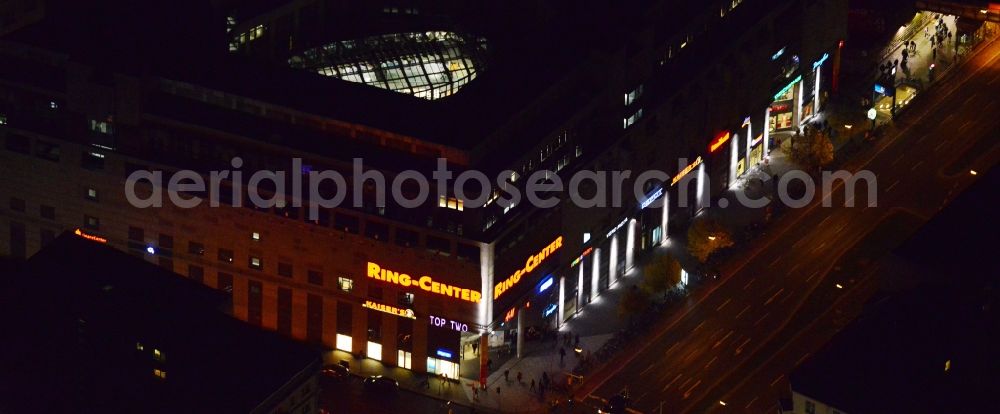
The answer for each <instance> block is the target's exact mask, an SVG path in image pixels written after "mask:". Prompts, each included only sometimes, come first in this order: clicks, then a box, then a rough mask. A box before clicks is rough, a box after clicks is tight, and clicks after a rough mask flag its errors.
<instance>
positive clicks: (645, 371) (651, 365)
mask: <svg viewBox="0 0 1000 414" xmlns="http://www.w3.org/2000/svg"><path fill="white" fill-rule="evenodd" d="M654 366H656V365H655V364H649V366H648V367H646V369H644V370H642V372H641V373H640V374H639V375H646V373H647V372H649V370H651V369H653V367H654Z"/></svg>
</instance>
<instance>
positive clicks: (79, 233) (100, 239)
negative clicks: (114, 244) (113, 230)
mask: <svg viewBox="0 0 1000 414" xmlns="http://www.w3.org/2000/svg"><path fill="white" fill-rule="evenodd" d="M73 234H75V235H77V236H80V237H83V238H85V239H87V240H90V241H95V242H98V243H107V242H108V239H105V238H103V237H98V236H94V235H92V234H87V233H84V232H82V231H80V229H76V231H74V232H73Z"/></svg>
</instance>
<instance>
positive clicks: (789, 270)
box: [788, 263, 802, 274]
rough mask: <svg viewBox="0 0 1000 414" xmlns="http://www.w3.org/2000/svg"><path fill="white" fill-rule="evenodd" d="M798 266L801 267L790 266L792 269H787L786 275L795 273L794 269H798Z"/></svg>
mask: <svg viewBox="0 0 1000 414" xmlns="http://www.w3.org/2000/svg"><path fill="white" fill-rule="evenodd" d="M799 266H802V263H797V264H796V265H795V266H792V268H791V269H788V273H789V274H791V273H795V269H798V268H799Z"/></svg>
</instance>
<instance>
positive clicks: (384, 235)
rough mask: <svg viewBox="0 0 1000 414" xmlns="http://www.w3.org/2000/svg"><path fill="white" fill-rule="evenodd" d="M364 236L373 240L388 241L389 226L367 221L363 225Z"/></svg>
mask: <svg viewBox="0 0 1000 414" xmlns="http://www.w3.org/2000/svg"><path fill="white" fill-rule="evenodd" d="M365 236H367V237H368V238H372V239H375V240H381V241H389V226H386V225H385V224H382V223H375V222H372V221H368V222H366V223H365Z"/></svg>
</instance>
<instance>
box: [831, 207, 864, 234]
mask: <svg viewBox="0 0 1000 414" xmlns="http://www.w3.org/2000/svg"><path fill="white" fill-rule="evenodd" d="M865 208H867V207H865ZM846 228H847V223H844V224H842V225H840V227H837V231H835V232H833V234H839V233H840V232H841V231H842V230H844V229H846Z"/></svg>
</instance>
